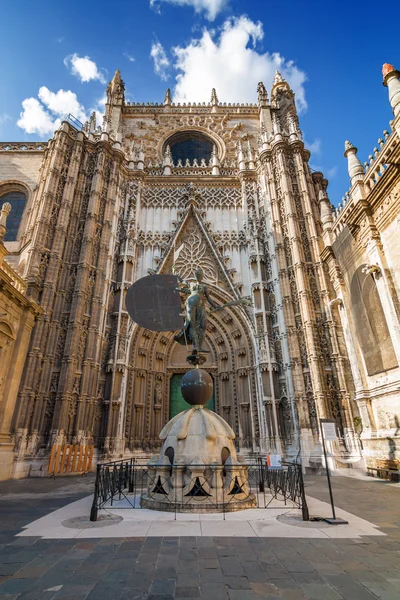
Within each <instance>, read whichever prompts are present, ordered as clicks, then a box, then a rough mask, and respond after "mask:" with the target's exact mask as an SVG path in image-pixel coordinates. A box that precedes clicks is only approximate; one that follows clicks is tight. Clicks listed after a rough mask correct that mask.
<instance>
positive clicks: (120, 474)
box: [90, 458, 309, 521]
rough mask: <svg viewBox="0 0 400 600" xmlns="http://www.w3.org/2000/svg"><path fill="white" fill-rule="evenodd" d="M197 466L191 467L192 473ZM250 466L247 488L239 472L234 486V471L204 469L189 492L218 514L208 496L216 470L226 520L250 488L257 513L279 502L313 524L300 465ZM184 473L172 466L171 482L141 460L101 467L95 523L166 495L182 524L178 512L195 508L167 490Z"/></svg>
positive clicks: (258, 463)
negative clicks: (105, 513) (102, 514)
mask: <svg viewBox="0 0 400 600" xmlns="http://www.w3.org/2000/svg"><path fill="white" fill-rule="evenodd" d="M193 466H194V465H190V469H191V470H192V469H193ZM246 466H247V475H246V477H247V479H246V481H244V482H243V479H242V480H241V485H238V483H237V478H236V481H235V473H234V472H233V474H232V476H231V477H232V479H231V480H229V477H230V475H229V469H227V468H226V467H225V466H224V465H216V464H210V465H201V468H202V473H203V475H202V476H201V477H197V476H196V477H195V478H193V481H192V486H189V487H190V488H191V489H193V490H195V491H194V492H193V494H192V496H193V495H196V500H197V501H199V507H201V501H202V500H204V502H205V503H207V506H208V507H210V506H211V509H210V510H211V511H212V510H213V506H212V505H213V500H212V497H211V496H210V495H208V494H206V493H203V492H202V490H203V489H205V488H206V487H207V485H210V486H212V480H213V477H214V473H215V470H220V471H221V470H223V472H224V479H225V487H224V489H223V490H222V494H223V495H222V501H221V498H219V501H218V505H217V504H215V509H217V508H218V511H219V512H222V513H223V515H224V518H225V513H226V512H229V511H230V510H232V509H233V505H234V504H235V502H236V501H243V499H244V498H243V488H245V489H246V490H248V491H247V492H246V493H247V494H248V497H249V498H250V496H251V497H252V498H254V500H253V502H254V504H255V506H253V508H264V509H268V508H276V503H275V504H273V502H274V501H277V502H282V503H283V504H284V505H287V504H288V503H290V504H291V505H292V506H293V507H294V508H299V509H301V510H302V516H303V520H304V521H308V520H309V513H308V507H307V501H306V496H305V490H304V481H303V473H302V469H301V465H300V464H296V463H283V464H282V468H279V469H272V468H269V467H268V466H267V464H266V463H265V460H264V459H262V458H258V459H256V460H254V461H253V462H252V463H249V464H246ZM182 468H185V467H182V466H181V465H171V466H170V468H169V469H167V471H168V472H167V473H166V474H165V476H162V477H160V475H156V472H157V471H156V469H155V468H154V466H150V467H149V465H148V464H144V463H143V462H141V461H138V460H137V459H135V458H131V459H128V460H119V461H112V462H107V463H101V464H98V465H97V472H96V482H95V490H94V496H93V504H92V508H91V512H90V520H91V521H97V518H98V511H99V510H100V509H102V508H107V507H112V506H115V507H118V508H132V509H139V508H146V504H147V503H148V502H149V501H152V500H154V497H155V496H156V495H157V498H159V497H160V494H161V495H162V496H163V502H164V506H165V510H168V511H170V512H175V518H176V513H177V512H182V511H185V510H187V509H188V508H189V507H188V504H189V498H188V497H187V496H188V495H187V494H186V496H185V495H184V494H183V490H181V495H179V490H175V494H174V499H173V500H172V499H171V500H169V497H170V496H169V495H168V494H167V493H165V492H164V491H163V490H164V488H165V489H167V487H169V484H170V482H171V480H172V481H173V480H174V478H175V476H176V475H177V470H178V469H180V471H182ZM243 483H244V485H243ZM203 486H204V487H203ZM196 490H197V492H196ZM224 490H225V491H224ZM227 490H230V491H229V492H228V491H227ZM121 501H123V502H121Z"/></svg>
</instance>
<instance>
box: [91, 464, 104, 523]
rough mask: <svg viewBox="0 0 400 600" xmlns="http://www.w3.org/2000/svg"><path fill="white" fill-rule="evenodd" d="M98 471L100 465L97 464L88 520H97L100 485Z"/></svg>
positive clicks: (99, 470)
mask: <svg viewBox="0 0 400 600" xmlns="http://www.w3.org/2000/svg"><path fill="white" fill-rule="evenodd" d="M100 472H101V465H97V469H96V482H95V484H94V494H93V504H92V508H91V510H90V520H91V521H97V512H98V507H97V504H98V498H99V486H100Z"/></svg>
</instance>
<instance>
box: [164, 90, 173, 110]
mask: <svg viewBox="0 0 400 600" xmlns="http://www.w3.org/2000/svg"><path fill="white" fill-rule="evenodd" d="M171 103H172V99H171V90H170V89H169V88H168V89H167V91H166V92H165V98H164V106H171Z"/></svg>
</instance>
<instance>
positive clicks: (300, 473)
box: [297, 465, 310, 521]
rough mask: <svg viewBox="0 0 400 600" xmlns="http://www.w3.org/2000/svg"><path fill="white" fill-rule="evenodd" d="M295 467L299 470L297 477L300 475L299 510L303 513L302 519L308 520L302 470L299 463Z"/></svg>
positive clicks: (308, 514)
mask: <svg viewBox="0 0 400 600" xmlns="http://www.w3.org/2000/svg"><path fill="white" fill-rule="evenodd" d="M297 468H298V470H299V477H300V495H301V512H302V515H303V521H309V520H310V513H309V510H308V506H307V500H306V492H305V489H304V479H303V470H302V468H301V465H298V467H297Z"/></svg>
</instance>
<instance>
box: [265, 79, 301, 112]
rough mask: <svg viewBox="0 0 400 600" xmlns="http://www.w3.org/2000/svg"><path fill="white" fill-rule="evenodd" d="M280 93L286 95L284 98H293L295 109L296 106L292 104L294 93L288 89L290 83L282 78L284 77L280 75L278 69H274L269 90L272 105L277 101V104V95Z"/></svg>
mask: <svg viewBox="0 0 400 600" xmlns="http://www.w3.org/2000/svg"><path fill="white" fill-rule="evenodd" d="M281 94H283V95H284V96H286V98H291V99H292V100H293V106H294V110H296V107H295V104H294V93H293V91H292V90H291V89H290V85H289V84H288V82H287V81H286V79H284V77H282V75H281V73H280V72H279V71H276V72H275V77H274V83H273V86H272V90H271V99H272V103H273V105H274V103H275V102H276V101H277V102H278V106H279V96H280V95H281Z"/></svg>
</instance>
